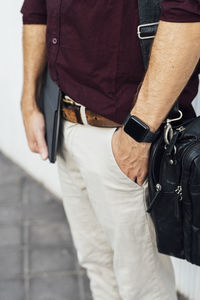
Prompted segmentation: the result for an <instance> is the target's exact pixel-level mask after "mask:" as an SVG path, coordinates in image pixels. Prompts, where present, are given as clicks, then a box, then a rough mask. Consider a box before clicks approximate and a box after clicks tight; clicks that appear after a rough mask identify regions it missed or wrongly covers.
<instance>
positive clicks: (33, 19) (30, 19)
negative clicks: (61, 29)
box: [22, 13, 47, 25]
mask: <svg viewBox="0 0 200 300" xmlns="http://www.w3.org/2000/svg"><path fill="white" fill-rule="evenodd" d="M22 20H23V24H24V25H26V24H44V25H46V24H47V16H46V15H40V14H34V13H30V14H23V18H22Z"/></svg>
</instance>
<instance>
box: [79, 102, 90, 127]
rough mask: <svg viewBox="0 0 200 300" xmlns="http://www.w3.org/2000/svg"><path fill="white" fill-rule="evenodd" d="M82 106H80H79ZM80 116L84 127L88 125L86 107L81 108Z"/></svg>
mask: <svg viewBox="0 0 200 300" xmlns="http://www.w3.org/2000/svg"><path fill="white" fill-rule="evenodd" d="M79 105H80V104H79ZM80 115H81V119H82V121H83V124H84V125H88V121H87V117H86V114H85V106H83V105H81V107H80Z"/></svg>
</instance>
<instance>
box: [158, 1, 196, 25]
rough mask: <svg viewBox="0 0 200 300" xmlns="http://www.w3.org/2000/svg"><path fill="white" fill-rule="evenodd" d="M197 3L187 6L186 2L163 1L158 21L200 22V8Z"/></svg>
mask: <svg viewBox="0 0 200 300" xmlns="http://www.w3.org/2000/svg"><path fill="white" fill-rule="evenodd" d="M197 2H198V1H195V2H193V3H192V4H190V5H189V2H188V1H186V0H183V1H180V2H178V1H169V0H165V1H163V2H162V4H161V16H160V19H161V20H162V21H166V22H176V23H179V22H180V23H184V22H186V23H189V22H200V7H199V4H198V3H197Z"/></svg>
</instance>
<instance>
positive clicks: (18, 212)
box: [0, 205, 22, 224]
mask: <svg viewBox="0 0 200 300" xmlns="http://www.w3.org/2000/svg"><path fill="white" fill-rule="evenodd" d="M21 221H22V207H21V205H13V206H4V205H1V206H0V223H1V224H2V223H3V224H16V223H20V222H21Z"/></svg>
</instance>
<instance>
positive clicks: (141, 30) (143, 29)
mask: <svg viewBox="0 0 200 300" xmlns="http://www.w3.org/2000/svg"><path fill="white" fill-rule="evenodd" d="M158 24H159V22H154V23H148V24H141V25H139V26H138V27H137V35H138V37H139V39H141V40H147V39H153V38H154V37H155V34H154V35H152V33H154V32H155V33H156V30H157V27H158ZM148 27H156V28H155V30H153V28H152V30H151V29H150V28H148ZM148 33H150V34H151V35H149V36H147V35H144V36H142V34H148Z"/></svg>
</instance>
